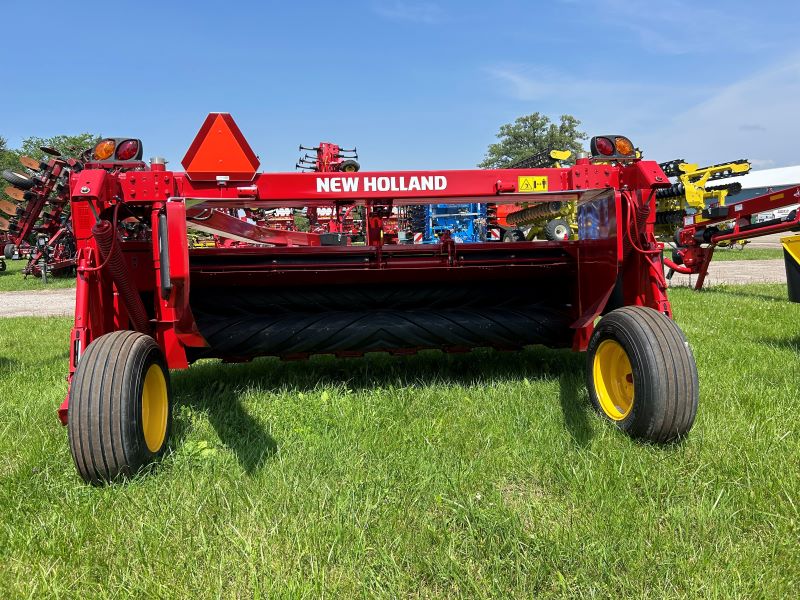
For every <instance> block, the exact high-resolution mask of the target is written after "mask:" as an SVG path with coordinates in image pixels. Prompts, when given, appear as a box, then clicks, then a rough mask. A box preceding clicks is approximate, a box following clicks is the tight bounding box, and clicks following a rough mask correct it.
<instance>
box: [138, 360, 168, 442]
mask: <svg viewBox="0 0 800 600" xmlns="http://www.w3.org/2000/svg"><path fill="white" fill-rule="evenodd" d="M168 410H169V399H168V397H167V382H166V380H165V379H164V372H163V371H162V370H161V367H160V366H158V365H157V364H152V365H150V368H149V369H147V374H146V375H145V376H144V388H143V389H142V429H143V430H144V441H145V443H147V448H148V449H149V450H150V452H158V451H159V450H160V449H161V445H162V444H163V443H164V436H165V435H166V434H167V411H168Z"/></svg>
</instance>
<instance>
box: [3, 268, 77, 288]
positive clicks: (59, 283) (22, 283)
mask: <svg viewBox="0 0 800 600" xmlns="http://www.w3.org/2000/svg"><path fill="white" fill-rule="evenodd" d="M26 264H28V261H27V260H6V270H5V271H4V272H2V273H0V292H12V291H25V290H50V289H61V288H71V287H75V278H74V277H48V278H47V283H43V282H42V280H41V279H40V278H38V277H32V276H28V277H25V276H24V275H23V274H22V269H24V268H25V265H26Z"/></svg>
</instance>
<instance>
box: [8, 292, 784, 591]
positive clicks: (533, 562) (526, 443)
mask: <svg viewBox="0 0 800 600" xmlns="http://www.w3.org/2000/svg"><path fill="white" fill-rule="evenodd" d="M785 295H786V290H785V286H781V285H759V286H747V287H731V288H725V287H719V288H714V289H713V290H710V291H705V292H702V293H695V292H692V291H690V290H687V289H676V290H674V291H673V292H672V299H673V302H674V307H675V313H676V318H677V320H678V322H679V323H680V324H681V325H682V326H683V328H684V330H685V332H686V334H687V336H688V338H689V340H690V342H691V344H692V345H693V347H694V351H695V355H696V358H697V363H698V366H699V371H700V384H701V399H700V409H699V413H698V419H697V422H696V424H695V427H694V430H693V431H692V433H691V434H690V436H689V438H688V439H686V440H685V441H684V442H683V443H679V444H675V445H671V446H667V447H655V446H650V445H646V444H641V443H636V442H633V441H631V440H630V439H628V438H626V437H624V436H623V435H621V434H620V433H619V432H617V431H616V430H615V429H614V428H613V427H611V426H609V425H608V424H606V423H605V422H603V421H602V420H600V419H599V418H598V417H597V416H595V415H594V413H592V412H591V411H590V409H589V408H588V406H587V403H588V400H587V393H586V389H585V387H584V379H583V357H582V356H580V355H573V354H571V353H569V352H555V351H547V350H544V349H531V350H528V351H525V352H523V353H519V354H497V353H493V352H489V351H478V352H474V353H471V354H466V355H450V356H448V355H441V354H438V353H424V354H422V355H419V356H415V357H405V358H389V357H386V356H383V355H374V356H369V357H367V358H365V359H351V360H334V359H330V358H319V359H316V360H312V361H310V362H292V363H284V362H280V361H277V360H260V361H256V362H255V363H253V364H249V365H242V364H240V365H220V364H217V363H213V362H207V363H204V364H200V365H197V366H195V367H193V368H192V369H190V370H189V371H187V372H180V373H175V374H174V376H173V386H174V391H175V396H176V399H177V403H178V404H177V410H176V412H175V424H174V425H175V431H174V436H173V442H172V450H171V452H170V454H169V455H168V456H167V457H166V459H165V460H164V461H163V463H162V464H161V465H160V467H158V468H156V469H154V472H153V473H151V474H148V475H145V476H142V477H140V478H138V479H137V480H135V481H132V482H129V483H127V484H124V485H115V486H112V487H107V488H104V489H94V488H90V487H87V486H85V485H83V484H82V483H80V481H79V479H78V476H77V474H76V473H75V471H74V468H73V465H72V462H71V458H70V455H69V449H68V444H67V433H66V429H65V428H63V427H61V426H60V425H59V424H58V422H57V420H56V415H55V409H56V408H57V406H58V404H59V403H60V401H61V400H62V398H63V396H64V394H65V392H66V382H65V381H64V376H65V374H66V371H67V335H68V331H69V325H70V324H69V321H68V320H67V319H7V320H0V349H1V350H0V514H2V518H1V519H0V589H2V590H4V591H5V593H4V594H3V597H18V596H19V597H40V596H44V595H57V596H63V597H81V598H100V597H115V598H116V597H121V596H135V597H146V598H151V597H152V598H156V597H157V598H169V597H181V598H183V597H226V598H227V597H264V596H266V597H289V598H295V597H307V598H318V597H322V596H335V597H373V596H378V597H387V598H397V597H408V596H413V597H441V596H445V597H447V596H456V597H459V596H460V597H470V598H472V597H518V598H533V597H537V598H540V597H544V598H547V597H561V598H575V597H580V598H594V597H608V598H660V597H690V598H697V597H702V598H731V597H735V598H736V597H738V598H764V597H769V598H791V597H797V595H798V590H800V556H799V555H798V542H799V541H800V514H799V512H798V508H799V507H800V476H799V475H800V473H799V471H800V466H798V465H799V464H800V463H798V457H800V376H799V375H798V370H797V365H798V359H799V358H800V305H794V304H790V303H788V302H786V300H785Z"/></svg>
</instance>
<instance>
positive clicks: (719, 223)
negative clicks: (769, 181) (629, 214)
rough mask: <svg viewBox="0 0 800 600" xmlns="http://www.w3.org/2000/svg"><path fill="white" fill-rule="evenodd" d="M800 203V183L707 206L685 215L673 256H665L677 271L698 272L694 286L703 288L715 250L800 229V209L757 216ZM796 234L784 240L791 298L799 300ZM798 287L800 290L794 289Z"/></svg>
mask: <svg viewBox="0 0 800 600" xmlns="http://www.w3.org/2000/svg"><path fill="white" fill-rule="evenodd" d="M798 202H800V186H791V187H789V188H787V189H784V190H781V191H779V192H772V193H767V194H764V195H762V196H758V197H756V198H751V199H749V200H747V201H744V202H739V203H733V204H728V205H726V206H717V207H714V208H709V209H705V210H704V211H702V212H697V213H694V214H692V215H689V216H686V217H685V218H684V223H683V226H682V227H680V228H678V230H677V231H676V233H675V236H674V237H675V246H674V250H673V252H672V257H671V259H670V258H666V257H665V258H664V264H665V265H666V267H667V268H668V269H669V272H668V273H667V278H668V279H669V278H671V277H672V275H673V274H674V273H676V272H677V273H682V274H685V275H697V280H696V281H695V289H697V290H699V289H701V288H702V287H703V283H704V282H705V278H706V275H707V273H708V267H709V265H710V263H711V259H712V257H713V256H714V251H715V249H716V248H717V247H718V246H720V245H723V244H731V243H735V242H738V241H740V240H749V239H753V238H757V237H761V236H765V235H770V234H774V233H784V232H791V231H800V211H798V210H797V209H794V210H791V211H790V212H788V213H787V214H786V215H785V216H782V217H777V218H773V219H770V220H766V221H764V220H760V219H759V218H758V216H759V215H760V214H762V213H765V212H768V211H774V210H775V209H777V208H780V207H782V206H792V205H796V204H798ZM798 241H799V240H798V238H797V236H795V237H793V238H792V237H788V238H785V239H783V240H782V242H783V246H784V259H785V263H786V275H787V282H788V284H789V299H790V300H792V301H795V302H800V243H798ZM795 290H797V291H795Z"/></svg>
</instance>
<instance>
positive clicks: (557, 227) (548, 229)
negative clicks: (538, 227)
mask: <svg viewBox="0 0 800 600" xmlns="http://www.w3.org/2000/svg"><path fill="white" fill-rule="evenodd" d="M544 237H545V238H546V239H548V240H550V241H551V242H553V241H558V242H563V241H564V240H569V239H571V238H572V229H571V228H570V226H569V223H567V222H566V221H565V220H564V219H553V220H552V221H548V222H547V224H546V225H545V226H544Z"/></svg>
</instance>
